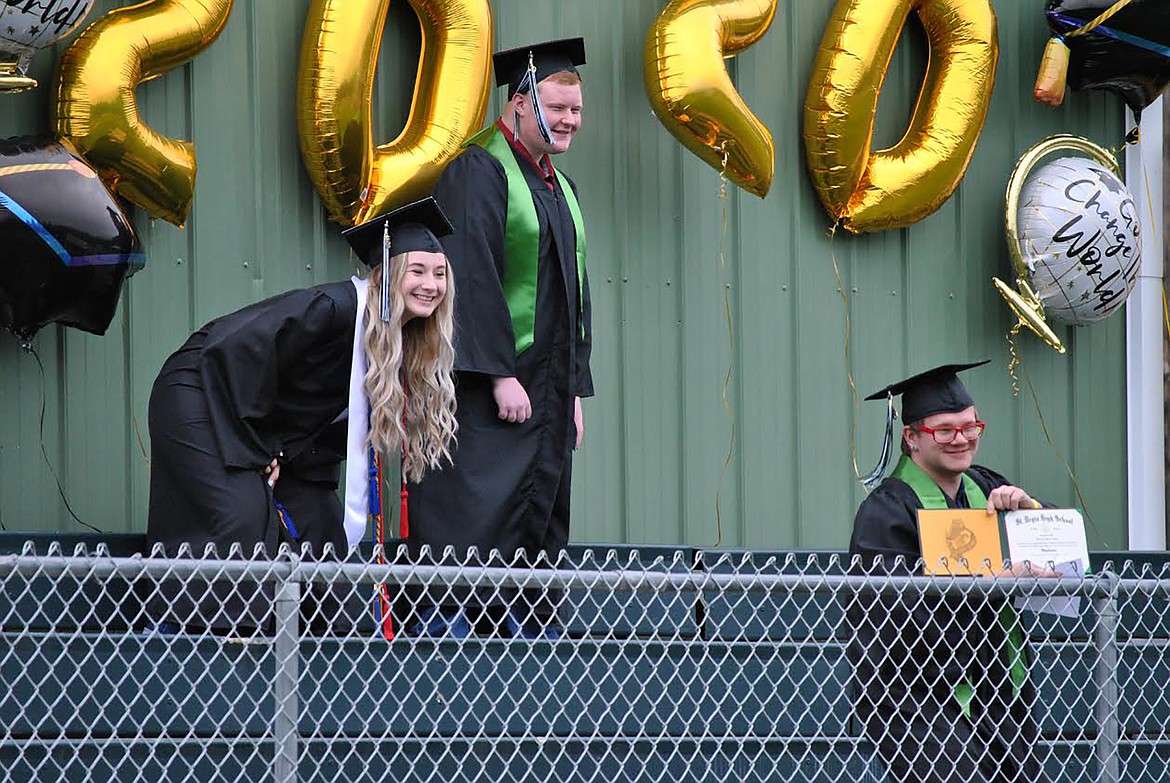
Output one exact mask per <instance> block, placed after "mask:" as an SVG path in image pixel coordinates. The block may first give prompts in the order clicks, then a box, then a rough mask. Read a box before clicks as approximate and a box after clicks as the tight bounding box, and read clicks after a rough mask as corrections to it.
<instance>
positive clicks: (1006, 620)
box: [890, 455, 1028, 718]
mask: <svg viewBox="0 0 1170 783" xmlns="http://www.w3.org/2000/svg"><path fill="white" fill-rule="evenodd" d="M890 475H891V476H893V477H894V478H896V479H899V480H901V481H904V482H906V484H907V485H908V486H909V487H910V489H912V490H914V494H915V495H917V496H918V502H920V503H921V504H922V508H924V509H926V510H928V511H934V510H943V509H946V508H947V499H946V496H944V495H943V491H942V489H941V488H940V487H939V485H938V484H935V483H934V479H932V478H931V477H930V476H928V475H927V474H926V471H924V470H923V469H922V468H920V467H918V465H917V464H915V462H914V461H913V460H912V459H910V458H909V457H907V456H905V455H903V456H902V458H901V459H899V460H898V464H897V465H895V466H894V472H893V473H891V474H890ZM963 492H964V493H965V494H966V495H967V505H968V506H970V507H971V508H979V507H981V506H986V505H987V495H985V494H984V493H983V490H982V489H980V488H979V485H978V484H976V483H975V480H974V479H973V478H971V477H970V476H968V475H967V474H966V473H964V474H963ZM999 623H1000V625H1002V626H1003V628H1004V630H1005V631H1007V640H1008V664H1009V672H1010V674H1011V679H1012V698H1019V696H1020V691H1021V690H1022V689H1023V687H1024V682H1025V681H1027V679H1028V669H1027V666H1026V665H1025V664H1024V633H1023V631H1022V630H1021V628H1020V616H1019V615H1018V614H1017V613H1016V610H1015V609H1013V608H1012V607H1011V605H1010V604H1009V605H1007V606H1005V607H1004V608H1003V609H1001V610H1000V613H999ZM955 698H956V699H957V700H958V702H959V705H960V706H961V707H962V709H963V714H964V715H966V716H967V717H968V718H970V717H971V702H972V701H973V700H974V698H975V688H974V686H972V685H971V683H970V682H960V683H956V684H955Z"/></svg>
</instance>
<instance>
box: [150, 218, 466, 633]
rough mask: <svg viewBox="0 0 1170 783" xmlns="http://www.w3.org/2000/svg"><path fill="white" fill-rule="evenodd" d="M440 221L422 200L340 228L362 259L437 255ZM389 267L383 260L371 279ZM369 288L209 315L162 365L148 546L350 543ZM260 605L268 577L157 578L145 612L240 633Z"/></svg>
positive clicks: (313, 292)
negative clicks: (207, 582) (206, 584)
mask: <svg viewBox="0 0 1170 783" xmlns="http://www.w3.org/2000/svg"><path fill="white" fill-rule="evenodd" d="M450 229H451V226H450V223H449V222H447V220H446V217H445V216H444V215H443V214H442V212H441V211H440V210H439V208H438V206H437V205H436V204H435V202H434V200H433V199H430V198H428V199H425V200H423V201H420V202H415V203H414V204H410V205H407V206H406V207H402V208H400V209H398V210H395V211H393V212H390V213H388V214H386V215H383V216H381V217H378V218H375V219H374V220H372V221H369V222H368V223H366V224H363V225H362V226H359V227H356V228H353V229H349V230H348V231H346V232H345V235H346V239H347V240H349V241H350V243H351V245H352V246H353V247H354V249H355V252H357V254H358V256H359V258H360V259H361V260H362V261H363V262H364V263H366V264H367V265H369V266H371V267H373V266H374V265H375V264H378V263H379V262H381V263H382V264H383V265H385V264H386V260H385V259H386V258H388V257H393V256H397V255H398V254H401V253H406V252H409V251H426V252H428V253H435V254H439V253H441V251H442V248H441V246H440V244H439V240H438V236H441V235H442V234H444V233H446V232H448V231H450ZM440 258H441V256H440ZM444 266H445V262H444ZM388 274H389V273H388V272H387V270H386V268H385V266H383V269H382V278H380V279H386V276H387V275H388ZM367 283H368V281H367V280H366V279H359V278H356V277H355V278H353V279H351V280H346V281H343V282H337V283H328V284H325V285H319V286H314V287H312V288H306V289H299V290H294V291H288V292H285V293H283V294H279V295H277V296H274V297H272V298H270V299H266V300H264V301H262V302H257V303H256V304H253V305H250V306H248V307H245V308H244V309H242V310H239V311H237V312H234V313H230V314H228V315H225V316H222V317H221V318H217V319H215V320H214V321H212V322H210V323H208V324H207V325H205V326H204V327H203V328H201V329H199V330H198V331H197V332H195V333H194V334H193V335H191V337H190V338H188V340H187V341H186V342H185V343H184V344H183V346H182V347H181V348H179V350H178V351H176V352H175V353H174V354H172V355H171V357H170V358H169V359H167V361H166V363H165V364H164V365H163V368H162V371H161V372H160V373H159V376H158V378H157V379H156V380H155V383H154V388H153V390H152V392H151V397H150V405H149V427H150V436H151V471H150V508H149V515H148V521H147V543H148V545H149V546H150V547H152V548H153V547H154V546H155V545H162V547H163V548H164V549H165V551H166V554H167V555H168V556H171V557H174V556H176V555H177V554H178V550H179V548H180V546H181V545H184V544H186V545H189V546H190V548H191V551H192V553H193V554H194V555H195V556H202V555H203V554H204V552H205V549H206V547H207V546H208V545H214V546H215V548H216V554H217V555H218V556H219V557H227V556H228V554H229V550H230V548H231V547H232V546H233V545H239V546H240V547H241V548H242V550H243V555H244V556H245V557H251V556H252V554H253V552H254V550H255V548H256V546H257V545H262V546H263V547H264V550H265V551H266V553H267V555H268V556H270V557H271V556H272V555H274V554H275V553H276V551H277V548H278V547H279V545H280V544H281V543H288V544H290V545H292V546H294V548H296V549H297V550H298V552H299V551H301V548H302V545H304V544H308V545H309V546H310V547H311V549H312V552H313V553H314V554H316V555H321V554H322V553H323V551H324V549H325V546H326V545H332V547H333V550H334V551H335V553H336V554H337V555H339V556H342V557H343V556H345V554H346V553H347V552H349V551H350V549H352V548H353V547H356V546H357V544H358V542H359V541H361V539H362V538H363V536H364V534H365V531H366V526H367V517H368V515H369V513H370V511H371V509H370V506H369V504H368V500H369V480H368V471H367V465H368V462H367V460H368V459H369V456H370V455H369V452H368V449H367V448H366V447H365V445H364V439H365V438H364V436H365V433H366V432H367V428H368V421H369V418H368V411H369V401H368V397H367V396H366V393H365V388H364V384H363V378H364V375H365V372H366V360H367V356H366V351H365V346H364V344H363V341H362V334H363V329H362V326H363V325H364V323H365V317H366V312H367V298H368V297H373V298H375V299H376V298H377V297H378V296H379V294H380V291H379V290H377V289H375V290H373V291H368V290H367V289H368V285H367ZM395 328H398V327H397V325H395ZM354 406H356V407H357V408H358V411H357V412H356V413H354V415H350V413H351V412H352V411H351V408H352V407H354ZM399 415H401V414H399ZM346 459H348V463H347V471H346V473H347V481H346V503H345V508H344V509H343V506H342V503H341V501H340V499H339V498H338V495H337V489H338V481H339V478H340V464H341V461H342V460H346ZM350 474H355V476H354V477H353V478H351V476H350ZM271 601H272V595H271V585H268V586H267V589H264V590H261V589H260V588H258V586H257V585H256V584H255V583H252V582H249V581H247V580H240V581H238V582H236V583H230V582H217V583H213V584H212V585H211V588H210V592H204V588H203V587H200V586H198V585H182V584H179V583H177V582H172V581H166V582H163V583H162V584H161V585H160V586H159V589H158V590H157V591H156V592H153V593H152V595H151V597H150V600H149V601H148V614H149V615H150V616H151V618H152V620H154V621H155V622H156V624H158V625H159V626H162V627H163V628H164V630H165V629H167V628H168V627H187V628H211V629H215V630H220V631H227V630H233V631H247V630H255V629H262V628H264V627H265V626H266V625H267V623H268V621H269V616H270V611H271ZM316 619H321V618H316Z"/></svg>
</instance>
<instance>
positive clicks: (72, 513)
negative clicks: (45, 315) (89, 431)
mask: <svg viewBox="0 0 1170 783" xmlns="http://www.w3.org/2000/svg"><path fill="white" fill-rule="evenodd" d="M22 347H23V348H24V350H25V352H26V353H29V354H31V355H32V357H33V358H34V359H36V362H37V369H38V370H40V375H41V418H40V433H41V457H42V458H43V459H44V460H45V465H46V466H47V467H48V468H49V473H51V474H52V476H53V481H54V483H56V485H57V494H59V495H60V496H61V502H62V503H64V504H65V510H66V511H68V512H69V516H71V517H73V520H74V521H75V522H77V524H79V525H81V526H82V527H87V528H89V529H90V530H92V531H93V532H95V533H106V532H107V531H105V530H102V529H100V528H96V527H94V526H93V525H91V524H89V523H88V522H85V521H84V520H82V518H81V517H79V516H77V513H76V512H75V511H74V510H73V506H71V505H69V498H67V497H65V488H64V487H63V486H61V479H60V477H59V476H58V475H57V471H56V469H54V468H53V463H52V462H51V461H50V460H49V452H48V451H46V450H45V406H46V401H47V400H46V398H47V396H48V395H47V391H46V388H47V385H48V383H47V381H46V380H45V365H44V364H42V363H41V356H40V354H38V353H37V352H36V349H35V348H33V346H32V343H31V342H28V343H25V344H24V345H23V346H22ZM4 529H5V530H6V529H7V528H4Z"/></svg>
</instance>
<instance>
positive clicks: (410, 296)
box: [398, 250, 447, 323]
mask: <svg viewBox="0 0 1170 783" xmlns="http://www.w3.org/2000/svg"><path fill="white" fill-rule="evenodd" d="M398 293H399V294H401V296H402V303H403V306H402V323H406V322H407V321H409V320H410V319H411V318H429V317H430V316H431V314H432V313H434V312H435V308H437V307H438V306H439V303H440V302H442V301H443V297H445V296H446V295H447V257H446V256H445V255H443V254H442V253H431V252H428V251H425V250H413V251H411V252H410V253H407V254H406V260H405V263H404V269H403V271H402V279H401V280H400V281H399V284H398Z"/></svg>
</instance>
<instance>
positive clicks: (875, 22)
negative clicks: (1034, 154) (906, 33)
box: [804, 0, 999, 232]
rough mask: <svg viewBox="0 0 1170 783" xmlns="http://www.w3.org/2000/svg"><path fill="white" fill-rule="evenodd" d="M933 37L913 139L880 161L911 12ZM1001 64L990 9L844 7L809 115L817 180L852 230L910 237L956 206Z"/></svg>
mask: <svg viewBox="0 0 1170 783" xmlns="http://www.w3.org/2000/svg"><path fill="white" fill-rule="evenodd" d="M911 11H914V12H916V13H917V14H918V18H919V19H920V20H921V22H922V26H923V28H924V29H925V31H926V37H927V40H928V42H929V47H930V55H929V61H928V64H927V69H926V75H925V78H924V79H923V83H922V88H921V91H920V93H919V96H918V102H917V104H916V105H915V107H914V112H913V115H912V117H911V119H910V124H909V127H908V128H907V130H906V133H905V135H904V136H903V137H902V139H901V141H899V142H898V143H897V144H896V145H894V146H893V147H891V148H890V149H886V150H881V151H878V152H871V150H870V147H871V144H872V141H873V124H874V117H875V114H876V112H877V101H878V95H879V93H880V92H881V87H882V82H883V80H884V79H885V76H886V71H887V70H888V68H889V64H890V58H891V56H892V55H893V52H894V47H895V45H896V44H897V42H898V37H899V35H900V34H901V31H902V28H903V26H904V25H905V23H906V20H907V17H908V16H909V14H910V12H911ZM998 57H999V43H998V38H997V34H996V22H995V13H994V12H993V11H992V9H991V6H990V4H989V3H988V0H840V2H838V4H837V6H836V8H835V9H834V11H833V15H832V17H831V18H830V20H829V24H828V27H827V28H826V30H825V35H824V39H823V40H822V42H821V47H820V49H819V50H818V52H817V57H816V61H815V63H814V65H813V72H812V77H811V79H810V80H809V86H808V95H807V97H806V99H805V106H804V143H805V152H806V157H807V162H808V170H809V175H810V176H811V178H812V182H813V185H814V187H815V188H816V191H817V194H818V195H819V196H820V198H821V201H822V203H824V205H825V208H826V209H827V210H828V211H829V213H830V214H831V215H832V216H833V217H834V219H835V220H837V221H839V222H840V223H841V225H842V226H844V227H845V228H846V229H848V230H849V231H854V232H864V231H879V230H883V229H888V228H901V227H903V226H908V225H910V224H912V223H915V222H917V221H919V220H921V219H922V218H924V217H926V216H927V215H929V214H931V213H932V212H934V211H935V210H936V209H938V208H939V207H940V206H942V204H943V203H944V202H945V201H946V200H947V199H948V198H950V196H951V194H952V193H953V192H954V190H955V188H956V187H958V185H959V181H960V180H961V179H962V178H963V174H964V172H965V171H966V170H967V164H968V163H969V162H970V160H971V156H972V154H973V153H974V151H975V143H976V142H977V141H978V140H979V134H980V133H981V132H982V130H983V123H984V120H986V118H987V109H988V106H989V104H990V102H991V91H992V88H993V87H994V85H995V66H996V61H997V59H998Z"/></svg>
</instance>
